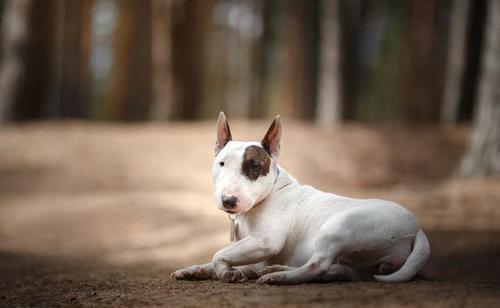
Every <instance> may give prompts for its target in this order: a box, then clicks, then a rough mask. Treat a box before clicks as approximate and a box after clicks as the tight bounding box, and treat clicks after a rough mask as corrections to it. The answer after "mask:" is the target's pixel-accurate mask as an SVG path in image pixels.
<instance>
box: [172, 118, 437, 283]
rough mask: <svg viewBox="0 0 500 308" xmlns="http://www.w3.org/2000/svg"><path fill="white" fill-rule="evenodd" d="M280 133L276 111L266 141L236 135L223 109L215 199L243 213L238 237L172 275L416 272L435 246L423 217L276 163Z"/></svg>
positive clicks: (315, 276)
mask: <svg viewBox="0 0 500 308" xmlns="http://www.w3.org/2000/svg"><path fill="white" fill-rule="evenodd" d="M221 122H222V123H221ZM280 137H281V124H280V122H279V118H277V119H276V120H275V121H274V122H273V125H271V128H270V129H269V131H268V133H267V134H266V137H265V138H264V140H263V141H262V143H256V142H237V141H231V133H230V131H229V126H228V125H227V122H226V120H225V117H224V115H223V114H221V116H220V117H219V122H218V142H217V149H216V151H217V155H216V160H215V163H214V169H213V175H214V182H215V187H216V202H217V205H218V207H219V208H220V209H222V210H225V211H226V212H228V213H237V214H238V218H237V220H236V228H235V229H236V230H235V239H236V241H234V242H233V243H232V244H231V245H230V246H228V247H226V248H224V249H222V250H220V251H219V252H217V253H216V254H215V256H214V258H213V260H212V262H211V263H207V264H205V265H196V266H192V267H189V268H186V269H181V270H178V271H176V272H174V273H173V274H172V276H173V277H174V278H176V279H210V278H218V279H220V280H222V281H225V282H242V281H245V280H246V279H247V278H258V277H260V278H259V280H258V282H261V283H274V284H292V283H302V282H307V281H313V280H321V281H329V280H351V281H357V280H370V279H376V280H378V281H387V282H397V281H407V280H410V279H412V278H413V277H414V276H415V275H416V274H417V273H418V272H419V271H420V269H421V268H422V267H423V265H424V264H425V263H426V261H427V259H428V257H429V254H430V247H429V243H428V241H427V237H426V236H425V234H424V232H423V231H422V229H421V228H420V225H419V223H418V221H417V220H416V218H415V217H414V216H413V215H412V214H411V213H410V212H409V211H408V210H406V209H405V208H404V207H402V206H400V205H398V204H396V203H393V202H390V201H385V200H378V199H352V198H347V197H342V196H338V195H334V194H330V193H325V192H322V191H319V190H316V189H314V188H313V187H311V186H304V185H301V184H299V182H298V181H297V180H295V179H294V178H293V177H292V176H291V175H289V174H288V173H287V172H286V171H285V170H284V169H282V168H281V167H279V166H278V165H277V163H276V158H277V156H278V155H279V148H280V147H279V141H280Z"/></svg>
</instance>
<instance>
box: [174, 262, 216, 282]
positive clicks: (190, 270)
mask: <svg viewBox="0 0 500 308" xmlns="http://www.w3.org/2000/svg"><path fill="white" fill-rule="evenodd" d="M171 277H172V278H174V279H175V280H206V279H215V278H217V277H216V276H215V273H214V271H213V269H212V263H211V262H210V263H205V264H201V265H193V266H190V267H186V268H181V269H179V270H176V271H175V272H173V273H172V275H171Z"/></svg>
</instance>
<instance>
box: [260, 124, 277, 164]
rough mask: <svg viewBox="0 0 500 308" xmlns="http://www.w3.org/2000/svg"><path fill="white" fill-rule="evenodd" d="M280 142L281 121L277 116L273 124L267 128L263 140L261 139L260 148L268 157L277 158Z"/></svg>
mask: <svg viewBox="0 0 500 308" xmlns="http://www.w3.org/2000/svg"><path fill="white" fill-rule="evenodd" d="M280 142H281V119H280V116H279V115H277V116H276V118H274V121H273V123H271V126H270V127H269V129H268V131H267V133H266V135H265V136H264V139H262V142H261V144H262V147H263V148H264V150H266V152H267V153H269V155H271V156H272V157H274V158H278V156H279V155H280Z"/></svg>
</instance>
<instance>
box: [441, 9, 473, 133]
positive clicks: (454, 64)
mask: <svg viewBox="0 0 500 308" xmlns="http://www.w3.org/2000/svg"><path fill="white" fill-rule="evenodd" d="M469 8H470V1H469V0H455V1H453V2H452V9H451V13H450V15H451V27H450V44H449V46H448V56H447V64H446V66H447V68H446V77H445V87H444V99H443V106H442V111H441V121H442V122H445V123H456V122H457V121H458V113H459V106H460V93H461V92H462V91H461V88H462V82H463V79H464V73H465V68H464V66H465V65H464V64H465V57H466V47H467V23H468V20H469Z"/></svg>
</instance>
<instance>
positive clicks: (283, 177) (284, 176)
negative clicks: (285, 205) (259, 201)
mask: <svg viewBox="0 0 500 308" xmlns="http://www.w3.org/2000/svg"><path fill="white" fill-rule="evenodd" d="M292 185H300V184H299V182H298V181H297V180H296V179H295V178H294V177H293V176H291V175H290V174H289V173H288V172H287V171H286V170H285V169H283V168H281V167H280V166H277V176H276V180H275V181H274V186H273V189H272V190H271V193H270V194H269V196H267V197H266V199H267V198H269V197H271V196H272V195H273V194H276V193H279V192H280V191H281V190H282V189H284V188H286V187H289V186H292ZM264 200H265V199H264Z"/></svg>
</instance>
